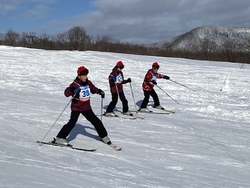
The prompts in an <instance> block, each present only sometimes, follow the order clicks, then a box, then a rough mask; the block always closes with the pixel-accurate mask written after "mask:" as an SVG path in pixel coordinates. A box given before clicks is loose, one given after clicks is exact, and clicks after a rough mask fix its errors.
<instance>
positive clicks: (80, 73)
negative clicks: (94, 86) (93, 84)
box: [77, 66, 89, 75]
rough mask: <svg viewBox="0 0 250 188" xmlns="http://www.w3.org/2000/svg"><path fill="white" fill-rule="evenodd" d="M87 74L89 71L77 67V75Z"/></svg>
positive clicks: (82, 67)
mask: <svg viewBox="0 0 250 188" xmlns="http://www.w3.org/2000/svg"><path fill="white" fill-rule="evenodd" d="M88 73H89V70H88V69H87V68H86V67H84V66H81V67H78V69H77V74H78V75H87V74H88Z"/></svg>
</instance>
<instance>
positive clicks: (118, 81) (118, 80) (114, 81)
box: [108, 67, 128, 93]
mask: <svg viewBox="0 0 250 188" xmlns="http://www.w3.org/2000/svg"><path fill="white" fill-rule="evenodd" d="M108 79H109V86H110V92H111V93H117V90H118V93H121V92H123V87H122V84H126V83H128V81H127V80H124V76H123V73H122V71H118V70H117V68H116V67H114V68H113V70H112V72H111V73H110V75H109V78H108ZM116 86H117V87H116Z"/></svg>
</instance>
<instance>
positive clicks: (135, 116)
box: [121, 112, 145, 119]
mask: <svg viewBox="0 0 250 188" xmlns="http://www.w3.org/2000/svg"><path fill="white" fill-rule="evenodd" d="M121 114H122V115H123V116H128V117H130V118H133V119H144V118H145V117H142V116H138V115H134V114H133V115H132V116H131V115H126V114H123V113H122V112H121Z"/></svg>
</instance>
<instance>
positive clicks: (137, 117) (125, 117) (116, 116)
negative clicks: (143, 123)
mask: <svg viewBox="0 0 250 188" xmlns="http://www.w3.org/2000/svg"><path fill="white" fill-rule="evenodd" d="M97 116H101V115H97ZM102 116H103V117H111V118H121V119H132V120H133V119H144V117H139V116H129V115H124V116H119V115H115V116H109V115H102Z"/></svg>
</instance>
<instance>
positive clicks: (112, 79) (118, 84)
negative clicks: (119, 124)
mask: <svg viewBox="0 0 250 188" xmlns="http://www.w3.org/2000/svg"><path fill="white" fill-rule="evenodd" d="M123 68H124V65H123V63H122V61H118V62H117V64H116V66H115V67H114V68H113V70H112V72H111V73H110V75H109V86H110V92H111V95H112V101H111V102H110V103H109V105H108V108H107V110H106V113H105V115H108V116H115V113H114V112H113V110H114V108H115V106H116V104H117V102H118V96H119V98H120V100H121V101H122V108H123V109H122V111H123V114H125V115H130V116H132V115H133V114H132V113H131V112H129V111H128V110H129V109H128V101H127V99H126V97H125V95H124V92H123V86H122V85H123V84H126V83H130V82H131V79H130V78H128V79H127V80H124V76H123V72H122V69H123Z"/></svg>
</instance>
